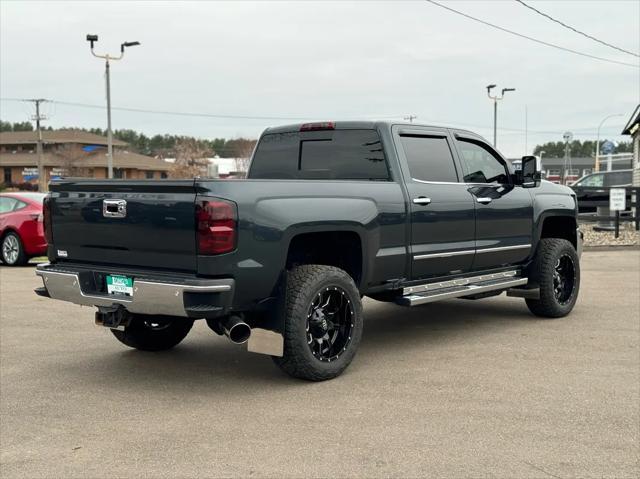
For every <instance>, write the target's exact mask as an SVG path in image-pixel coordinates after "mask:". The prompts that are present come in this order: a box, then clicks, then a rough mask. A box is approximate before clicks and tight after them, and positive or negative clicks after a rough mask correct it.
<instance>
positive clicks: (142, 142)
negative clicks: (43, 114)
mask: <svg viewBox="0 0 640 479" xmlns="http://www.w3.org/2000/svg"><path fill="white" fill-rule="evenodd" d="M33 129H34V128H33V125H32V124H31V123H30V122H27V121H25V122H17V123H11V122H7V121H0V131H33ZM43 129H44V130H53V128H51V127H50V126H49V127H44V128H43ZM61 129H72V130H81V131H86V132H89V133H94V134H96V135H102V136H107V131H106V130H103V129H102V128H76V127H69V128H61ZM113 136H114V138H117V139H118V140H122V141H124V142H126V143H128V144H129V149H130V150H131V151H135V152H137V153H141V154H143V155H150V156H158V157H162V158H173V157H175V156H176V145H177V144H179V143H184V142H185V141H188V142H190V143H191V142H193V143H192V144H193V145H194V146H196V147H197V148H198V149H200V150H203V151H205V152H207V154H208V155H210V156H214V155H218V156H220V157H222V158H242V157H247V156H248V155H250V154H251V151H252V149H253V145H254V144H255V140H252V139H249V138H234V139H231V140H227V139H225V138H215V139H213V140H208V139H202V138H194V137H190V136H183V135H154V136H147V135H145V134H144V133H139V132H137V131H134V130H114V132H113Z"/></svg>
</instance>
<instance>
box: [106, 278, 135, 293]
mask: <svg viewBox="0 0 640 479" xmlns="http://www.w3.org/2000/svg"><path fill="white" fill-rule="evenodd" d="M107 293H109V294H124V295H125V296H133V278H129V277H128V276H118V275H108V276H107Z"/></svg>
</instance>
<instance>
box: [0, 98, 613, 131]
mask: <svg viewBox="0 0 640 479" xmlns="http://www.w3.org/2000/svg"><path fill="white" fill-rule="evenodd" d="M0 101H12V102H24V101H29V100H25V99H22V98H0ZM47 103H48V104H53V105H54V106H55V105H63V106H71V107H78V108H90V109H100V110H104V109H105V108H106V106H105V105H96V104H90V103H80V102H69V101H58V100H47ZM111 108H112V109H113V110H120V111H127V112H133V113H147V114H153V115H169V116H190V117H203V118H223V119H243V120H247V119H248V120H290V121H302V120H309V119H311V118H313V117H311V116H307V117H286V116H249V115H246V116H245V115H227V114H214V113H199V112H184V111H167V110H148V109H144V108H133V107H111ZM411 116H413V118H414V119H415V118H417V116H414V115H411ZM368 118H369V119H371V120H384V119H398V120H401V119H403V120H409V118H408V117H407V116H406V115H386V116H384V115H378V116H371V117H368ZM422 123H427V124H432V125H440V126H442V127H450V128H460V127H464V128H481V129H486V130H490V129H491V127H490V126H487V125H479V124H473V123H459V122H451V121H442V120H432V119H425V120H424V121H423V122H422ZM448 125H449V126H448ZM610 128H614V127H613V126H611V127H610ZM498 130H501V131H508V132H514V133H524V132H525V131H528V132H529V133H532V134H540V135H561V134H562V133H563V132H564V130H531V129H529V130H525V129H523V128H508V127H500V128H498ZM588 130H590V127H587V128H574V129H573V131H583V133H582V134H583V135H589V134H593V133H594V132H595V130H593V131H592V132H591V133H590V132H589V131H588Z"/></svg>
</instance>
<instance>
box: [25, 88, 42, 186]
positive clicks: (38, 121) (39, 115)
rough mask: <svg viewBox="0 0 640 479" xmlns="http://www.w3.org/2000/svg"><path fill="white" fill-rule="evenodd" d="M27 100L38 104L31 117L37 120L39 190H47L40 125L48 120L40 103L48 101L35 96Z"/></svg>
mask: <svg viewBox="0 0 640 479" xmlns="http://www.w3.org/2000/svg"><path fill="white" fill-rule="evenodd" d="M25 101H30V102H31V103H34V104H35V105H36V114H35V115H34V116H32V117H31V119H32V120H34V121H35V122H36V134H37V141H36V154H37V155H38V191H46V190H47V178H46V172H45V171H44V151H43V148H42V128H41V127H40V122H41V121H42V120H46V119H47V118H46V117H45V116H44V115H41V114H40V104H41V103H44V102H46V101H47V100H45V99H44V98H33V99H29V100H25Z"/></svg>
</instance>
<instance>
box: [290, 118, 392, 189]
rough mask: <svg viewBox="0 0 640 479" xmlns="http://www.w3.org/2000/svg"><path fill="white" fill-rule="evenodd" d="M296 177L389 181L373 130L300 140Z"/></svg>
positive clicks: (347, 131) (334, 133)
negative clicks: (298, 168) (298, 169)
mask: <svg viewBox="0 0 640 479" xmlns="http://www.w3.org/2000/svg"><path fill="white" fill-rule="evenodd" d="M299 174H300V176H301V177H302V178H324V179H328V178H333V179H336V180H388V179H389V172H388V170H387V163H386V161H385V158H384V152H383V151H382V143H381V142H380V138H379V136H378V132H376V131H375V130H337V131H334V132H333V133H332V134H331V136H330V137H329V138H315V139H303V138H301V139H300V173H299Z"/></svg>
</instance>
